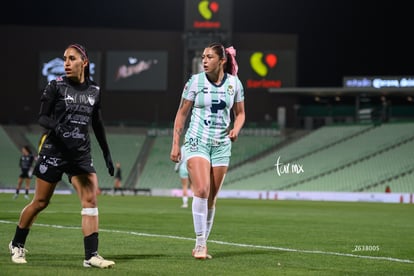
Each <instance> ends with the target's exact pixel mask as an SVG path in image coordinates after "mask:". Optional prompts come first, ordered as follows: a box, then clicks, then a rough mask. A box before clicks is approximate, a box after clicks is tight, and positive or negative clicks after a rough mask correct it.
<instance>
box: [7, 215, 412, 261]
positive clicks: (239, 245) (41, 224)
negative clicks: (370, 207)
mask: <svg viewBox="0 0 414 276" xmlns="http://www.w3.org/2000/svg"><path fill="white" fill-rule="evenodd" d="M0 223H3V224H11V223H16V222H12V221H7V220H0ZM33 225H36V226H43V227H51V228H59V229H76V230H81V227H79V226H63V225H54V224H43V223H34V224H33ZM99 232H107V233H119V234H130V235H134V236H143V237H158V238H168V239H177V240H190V241H193V240H195V239H194V238H186V237H179V236H172V235H161V234H148V233H140V232H135V231H122V230H110V229H102V228H100V229H99ZM209 242H210V243H216V244H222V245H230V246H238V247H249V248H257V249H270V250H276V251H287V252H298V253H308V254H321V255H334V256H343V257H354V258H361V259H371V260H382V261H390V262H399V263H410V264H412V263H414V261H413V260H407V259H398V258H392V257H377V256H366V255H357V254H349V253H340V252H329V251H320V250H303V249H293V248H284V247H277V246H265V245H253V244H243V243H232V242H224V241H216V240H209Z"/></svg>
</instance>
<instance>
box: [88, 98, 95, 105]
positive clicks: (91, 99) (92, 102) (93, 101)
mask: <svg viewBox="0 0 414 276" xmlns="http://www.w3.org/2000/svg"><path fill="white" fill-rule="evenodd" d="M88 102H89V103H90V104H91V105H94V104H95V97H94V96H88Z"/></svg>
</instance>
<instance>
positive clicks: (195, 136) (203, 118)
mask: <svg viewBox="0 0 414 276" xmlns="http://www.w3.org/2000/svg"><path fill="white" fill-rule="evenodd" d="M235 55H236V50H235V49H234V48H233V47H229V48H225V47H224V46H223V45H222V44H220V43H212V44H210V45H209V46H207V47H206V48H205V49H204V51H203V54H202V64H203V69H204V72H201V73H199V74H194V75H192V76H191V77H190V79H189V80H188V81H187V83H186V84H185V87H184V89H183V92H182V98H181V103H180V106H179V108H178V111H177V114H176V117H175V120H174V132H173V141H172V148H171V154H170V159H171V160H172V161H173V162H179V161H180V158H181V154H180V145H181V144H182V143H181V141H180V140H181V135H182V134H183V133H184V127H185V122H186V119H187V116H188V115H189V114H190V112H191V120H190V124H189V127H188V129H187V131H186V133H185V136H184V143H183V144H184V146H185V154H186V158H187V168H188V173H189V176H190V179H191V184H192V189H193V201H192V214H193V223H194V230H195V234H196V243H195V247H194V249H193V252H192V255H193V257H194V258H196V259H206V258H211V256H210V255H209V254H208V252H207V239H208V236H209V234H210V232H211V229H212V226H213V221H214V215H215V204H216V199H217V195H218V192H219V191H220V188H221V185H222V184H223V181H224V178H225V175H226V172H227V168H228V166H229V163H230V156H231V147H232V142H235V141H236V140H237V137H238V135H239V132H240V130H241V128H242V127H243V124H244V121H245V111H244V89H243V85H242V83H241V82H240V80H239V78H238V77H237V70H238V66H237V62H236V60H235ZM231 111H233V114H234V123H233V125H232V126H231V114H230V112H231Z"/></svg>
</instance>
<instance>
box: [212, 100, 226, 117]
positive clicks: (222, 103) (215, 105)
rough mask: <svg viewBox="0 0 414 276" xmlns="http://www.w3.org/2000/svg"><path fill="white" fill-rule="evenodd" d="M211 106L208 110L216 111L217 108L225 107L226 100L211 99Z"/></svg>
mask: <svg viewBox="0 0 414 276" xmlns="http://www.w3.org/2000/svg"><path fill="white" fill-rule="evenodd" d="M211 102H212V104H211V108H210V111H211V113H214V114H215V113H217V112H218V111H219V110H223V109H225V108H226V102H225V101H223V100H212V101H211Z"/></svg>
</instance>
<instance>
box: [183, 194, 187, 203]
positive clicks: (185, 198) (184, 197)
mask: <svg viewBox="0 0 414 276" xmlns="http://www.w3.org/2000/svg"><path fill="white" fill-rule="evenodd" d="M187 204H188V197H187V196H183V205H187Z"/></svg>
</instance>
